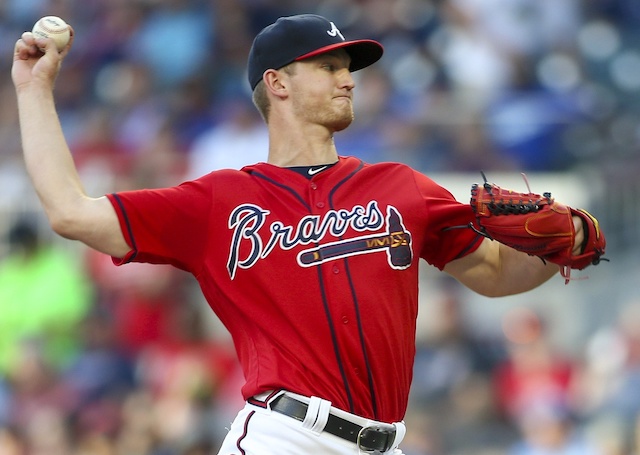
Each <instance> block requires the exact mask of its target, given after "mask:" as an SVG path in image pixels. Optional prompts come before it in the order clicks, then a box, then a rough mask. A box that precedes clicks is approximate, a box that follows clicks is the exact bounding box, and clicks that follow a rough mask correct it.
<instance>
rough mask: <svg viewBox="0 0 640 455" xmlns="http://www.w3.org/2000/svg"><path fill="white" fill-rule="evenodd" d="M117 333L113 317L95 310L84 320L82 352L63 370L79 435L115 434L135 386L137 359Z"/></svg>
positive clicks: (71, 413) (70, 407)
mask: <svg viewBox="0 0 640 455" xmlns="http://www.w3.org/2000/svg"><path fill="white" fill-rule="evenodd" d="M115 332H116V329H115V327H114V321H113V318H112V316H111V315H110V314H109V313H107V312H105V311H103V310H99V309H94V310H93V311H92V312H91V313H89V314H88V315H87V316H86V317H85V318H84V320H83V321H82V322H81V326H80V330H79V333H80V340H81V342H82V344H81V349H80V351H79V352H78V354H77V355H76V356H75V357H74V360H73V361H72V362H71V363H70V365H69V366H68V367H66V368H64V369H63V371H62V376H61V379H62V380H63V384H64V387H65V388H66V389H67V391H68V393H69V394H70V396H71V397H73V399H72V401H71V403H70V404H69V413H70V415H71V416H72V418H73V421H74V431H75V432H76V434H78V435H90V434H114V432H115V431H116V430H117V428H118V425H119V424H120V415H119V414H120V411H119V410H120V407H121V406H122V403H123V402H124V399H125V397H126V396H127V394H128V393H130V392H131V391H132V390H133V389H134V388H135V376H134V374H135V373H134V367H135V365H134V361H133V360H132V359H131V358H130V357H129V356H128V355H126V354H125V353H124V352H122V350H121V348H120V347H118V346H117V344H116V336H115Z"/></svg>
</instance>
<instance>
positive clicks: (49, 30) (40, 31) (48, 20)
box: [32, 16, 71, 52]
mask: <svg viewBox="0 0 640 455" xmlns="http://www.w3.org/2000/svg"><path fill="white" fill-rule="evenodd" d="M32 33H33V34H34V35H35V36H36V38H53V41H54V42H55V43H56V47H57V48H58V52H61V51H62V49H64V47H65V46H66V45H67V43H68V42H69V38H70V37H71V34H70V31H69V25H67V23H66V22H65V21H64V20H62V19H60V18H59V17H57V16H45V17H43V18H41V19H40V20H39V21H38V22H36V24H35V25H34V26H33V30H32Z"/></svg>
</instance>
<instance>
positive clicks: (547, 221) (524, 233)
mask: <svg viewBox="0 0 640 455" xmlns="http://www.w3.org/2000/svg"><path fill="white" fill-rule="evenodd" d="M483 177H484V174H483ZM470 204H471V208H472V209H473V211H474V213H475V215H476V223H477V226H472V227H473V228H474V229H475V230H477V231H478V232H479V233H481V234H483V235H485V236H486V237H489V238H490V239H493V240H496V241H498V242H500V243H504V244H505V245H508V246H510V247H511V248H513V249H516V250H518V251H522V252H524V253H528V254H530V255H533V256H538V257H540V258H542V260H543V261H548V262H553V263H555V264H558V265H559V266H560V272H561V274H562V276H563V277H564V278H565V280H566V282H568V281H569V278H570V273H571V272H570V271H571V269H578V270H582V269H584V268H585V267H587V266H589V265H597V264H598V263H599V262H600V261H601V260H606V259H604V258H602V255H603V254H604V250H605V246H606V242H605V238H604V234H603V233H602V231H601V230H600V226H599V223H598V220H597V219H596V218H595V217H593V216H592V215H591V214H589V213H588V212H587V211H586V210H582V209H574V208H571V207H568V206H566V205H563V204H560V203H558V202H556V201H555V200H554V199H553V198H552V197H551V193H544V194H543V195H539V194H534V193H517V192H514V191H511V190H506V189H503V188H500V187H499V186H497V185H495V184H492V183H488V182H487V181H486V179H485V183H484V184H482V185H479V184H475V185H473V186H472V187H471V202H470ZM574 216H578V217H579V218H580V219H581V220H582V226H583V232H584V240H583V241H582V245H581V247H580V253H579V254H578V255H575V256H574V255H573V251H574V249H575V247H576V245H575V237H576V232H575V226H574V224H573V217H574Z"/></svg>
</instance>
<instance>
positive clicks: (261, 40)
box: [248, 14, 383, 90]
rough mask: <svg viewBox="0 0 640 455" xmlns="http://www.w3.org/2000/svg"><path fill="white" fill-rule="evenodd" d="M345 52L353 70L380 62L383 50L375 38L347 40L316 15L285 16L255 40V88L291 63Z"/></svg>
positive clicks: (250, 69)
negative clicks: (267, 74) (271, 71)
mask: <svg viewBox="0 0 640 455" xmlns="http://www.w3.org/2000/svg"><path fill="white" fill-rule="evenodd" d="M334 49H344V50H345V51H347V52H348V53H349V56H350V57H351V65H350V66H349V70H350V71H357V70H359V69H362V68H365V67H367V66H369V65H371V64H372V63H375V62H377V61H378V60H379V59H380V57H382V52H383V47H382V44H380V43H379V42H377V41H374V40H371V39H359V40H351V41H350V40H347V39H345V37H344V36H343V35H342V33H341V32H340V30H339V29H338V27H336V25H335V24H334V23H333V22H331V21H329V20H328V19H326V18H324V17H322V16H318V15H316V14H299V15H296V16H287V17H281V18H280V19H278V20H277V21H276V22H274V23H273V24H271V25H268V26H267V27H265V28H263V29H262V31H261V32H260V33H258V35H257V36H256V38H255V39H254V40H253V45H252V46H251V51H250V52H249V62H248V73H249V74H248V76H249V84H251V89H252V90H253V89H255V88H256V85H258V83H259V82H260V81H261V80H262V75H263V74H264V72H265V71H266V70H268V69H276V70H277V69H280V68H282V67H283V66H285V65H288V64H289V63H292V62H295V61H298V60H303V59H305V58H309V57H313V56H315V55H319V54H323V53H325V52H329V51H332V50H334Z"/></svg>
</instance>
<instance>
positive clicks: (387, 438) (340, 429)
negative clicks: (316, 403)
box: [270, 395, 396, 453]
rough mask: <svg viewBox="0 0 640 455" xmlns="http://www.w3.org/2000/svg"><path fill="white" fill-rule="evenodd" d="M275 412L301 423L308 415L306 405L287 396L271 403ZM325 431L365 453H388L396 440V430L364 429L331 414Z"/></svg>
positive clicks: (282, 396) (377, 427)
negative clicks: (352, 444) (355, 445)
mask: <svg viewBox="0 0 640 455" xmlns="http://www.w3.org/2000/svg"><path fill="white" fill-rule="evenodd" d="M270 406H271V409H272V410H273V411H276V412H279V413H280V414H284V415H286V416H289V417H292V418H294V419H296V420H299V421H301V422H303V421H304V418H305V416H306V415H307V408H308V407H309V406H308V405H307V404H306V403H303V402H302V401H299V400H296V399H295V398H292V397H290V396H287V395H280V396H279V397H277V398H275V399H274V400H273V401H271V403H270ZM324 431H326V432H327V433H331V434H332V435H335V436H338V437H339V438H342V439H346V440H347V441H350V442H353V443H354V444H357V445H358V447H359V448H360V450H363V451H365V452H370V453H373V452H376V451H378V452H382V453H384V452H386V451H388V450H389V449H391V446H392V444H393V441H394V440H395V438H396V430H395V428H394V429H389V428H384V427H380V426H370V427H362V426H360V425H357V424H355V423H353V422H349V421H348V420H345V419H343V418H341V417H338V416H336V415H333V414H329V419H328V420H327V424H326V426H325V427H324Z"/></svg>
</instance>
